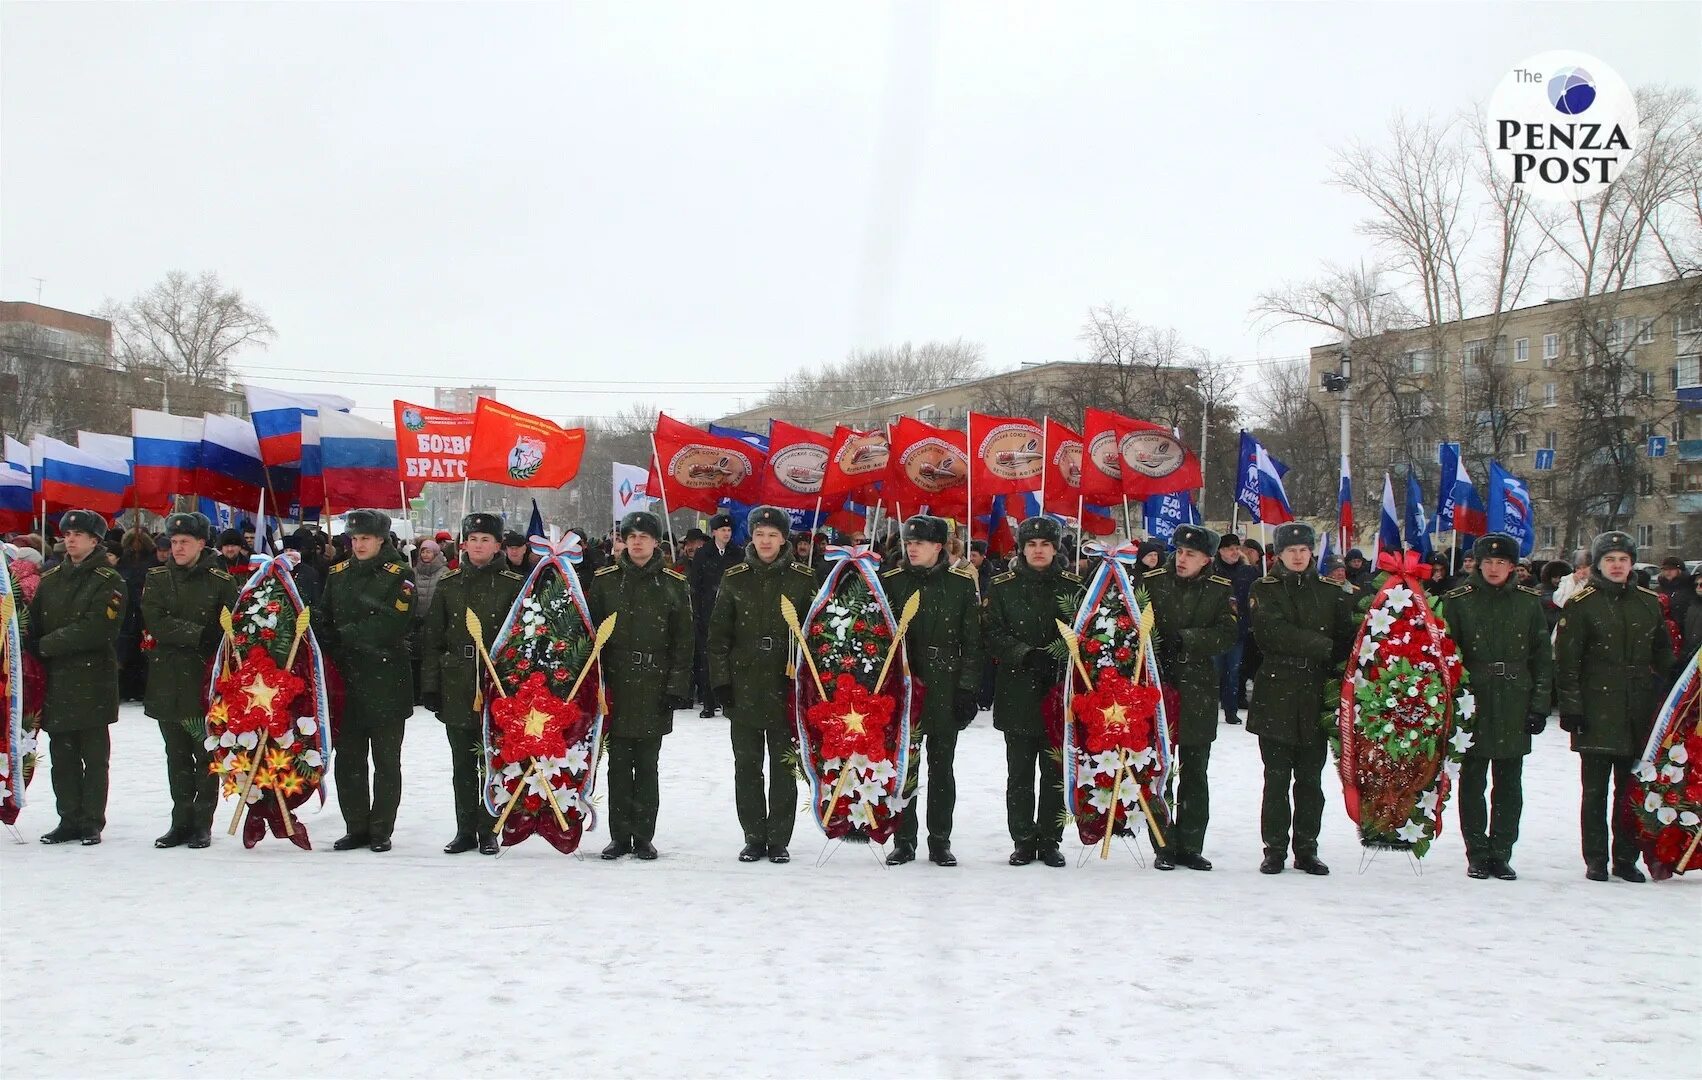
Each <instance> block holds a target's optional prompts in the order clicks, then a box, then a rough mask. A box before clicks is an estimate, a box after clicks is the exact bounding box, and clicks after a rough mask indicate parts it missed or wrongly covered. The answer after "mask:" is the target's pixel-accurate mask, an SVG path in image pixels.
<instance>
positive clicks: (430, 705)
mask: <svg viewBox="0 0 1702 1080" xmlns="http://www.w3.org/2000/svg"><path fill="white" fill-rule="evenodd" d="M420 704H421V705H424V706H425V707H426V709H427V711H429V712H441V711H442V709H443V695H442V694H440V693H438V692H437V691H436V690H427V691H425V692H424V693H422V694H421V695H420Z"/></svg>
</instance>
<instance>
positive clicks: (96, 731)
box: [25, 510, 128, 847]
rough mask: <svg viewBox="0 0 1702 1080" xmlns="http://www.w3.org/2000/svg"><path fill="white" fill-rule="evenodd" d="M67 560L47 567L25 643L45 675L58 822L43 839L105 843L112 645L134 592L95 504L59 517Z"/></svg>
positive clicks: (44, 717) (114, 716) (113, 706)
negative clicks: (107, 542) (115, 564)
mask: <svg viewBox="0 0 1702 1080" xmlns="http://www.w3.org/2000/svg"><path fill="white" fill-rule="evenodd" d="M59 532H60V537H61V539H63V540H64V542H65V561H64V562H62V563H60V564H59V565H58V566H55V567H54V568H53V569H51V570H49V571H47V573H45V574H43V575H41V582H40V584H39V585H38V586H37V587H36V593H35V599H34V600H33V601H31V603H30V609H29V614H30V618H29V640H28V641H27V642H26V643H25V647H26V648H28V649H29V650H30V651H31V652H33V653H35V654H36V656H37V657H39V658H40V659H41V663H42V668H43V671H44V674H45V677H46V683H47V687H46V694H45V696H44V698H43V699H42V706H41V728H42V730H43V731H45V732H47V734H48V735H49V736H50V738H49V739H48V763H49V764H50V765H51V767H52V775H53V798H54V801H55V802H56V803H57V804H58V810H59V824H58V826H56V827H55V828H54V829H53V830H52V831H51V832H49V833H47V834H46V835H45V836H43V837H42V838H41V842H42V843H44V844H63V843H65V842H67V841H70V840H77V841H80V842H81V843H82V844H83V845H84V846H85V847H87V846H90V845H93V844H98V843H100V834H101V830H102V829H104V828H106V788H107V775H108V770H109V769H110V767H111V764H112V732H111V731H110V730H108V728H109V725H111V724H114V723H116V722H117V721H118V654H117V652H116V651H115V649H114V645H115V643H116V642H117V641H118V630H119V627H120V626H121V625H122V624H123V621H124V603H125V597H126V596H127V595H128V594H127V592H126V590H125V588H124V578H123V577H122V576H120V575H119V573H118V571H116V570H114V569H113V568H112V567H110V566H108V565H107V563H106V552H105V551H104V550H103V549H102V548H101V539H102V538H103V537H104V536H105V535H106V519H105V518H103V517H101V516H100V515H99V514H97V513H95V512H94V511H93V510H67V511H66V512H65V513H64V515H62V516H61V517H60V519H59Z"/></svg>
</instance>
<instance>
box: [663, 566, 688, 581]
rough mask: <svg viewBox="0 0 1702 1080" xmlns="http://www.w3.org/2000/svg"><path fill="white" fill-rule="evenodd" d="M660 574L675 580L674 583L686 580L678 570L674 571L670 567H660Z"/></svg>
mask: <svg viewBox="0 0 1702 1080" xmlns="http://www.w3.org/2000/svg"><path fill="white" fill-rule="evenodd" d="M662 573H664V574H667V575H668V576H669V577H671V578H673V579H675V580H676V581H684V580H685V579H686V576H685V575H684V574H682V573H680V572H679V571H678V570H675V569H674V568H673V567H671V566H664V567H662Z"/></svg>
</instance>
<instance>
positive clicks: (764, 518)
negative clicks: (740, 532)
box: [716, 506, 792, 536]
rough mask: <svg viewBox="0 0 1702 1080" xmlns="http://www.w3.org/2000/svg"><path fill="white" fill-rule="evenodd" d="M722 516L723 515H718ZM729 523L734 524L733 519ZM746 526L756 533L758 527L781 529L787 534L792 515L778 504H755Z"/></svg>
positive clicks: (746, 520)
mask: <svg viewBox="0 0 1702 1080" xmlns="http://www.w3.org/2000/svg"><path fill="white" fill-rule="evenodd" d="M716 516H717V517H720V516H722V515H716ZM728 524H729V525H730V524H732V522H731V521H729V522H728ZM745 527H746V528H747V529H749V530H750V531H751V533H752V534H753V535H754V534H755V533H756V531H757V529H758V528H769V529H779V530H780V535H782V536H785V535H786V534H787V533H788V532H789V531H790V530H791V528H792V515H791V514H788V513H787V512H786V511H784V510H782V509H780V507H778V506H755V507H752V508H751V512H750V514H749V515H748V516H747V517H746V518H745Z"/></svg>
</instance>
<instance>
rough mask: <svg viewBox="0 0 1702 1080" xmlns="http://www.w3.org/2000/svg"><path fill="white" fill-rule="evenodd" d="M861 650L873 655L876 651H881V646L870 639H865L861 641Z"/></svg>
mask: <svg viewBox="0 0 1702 1080" xmlns="http://www.w3.org/2000/svg"><path fill="white" fill-rule="evenodd" d="M863 651H864V652H865V653H867V654H869V655H870V656H874V655H875V654H876V653H878V652H880V651H881V647H880V646H879V645H876V644H875V643H874V642H872V641H865V642H863Z"/></svg>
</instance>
